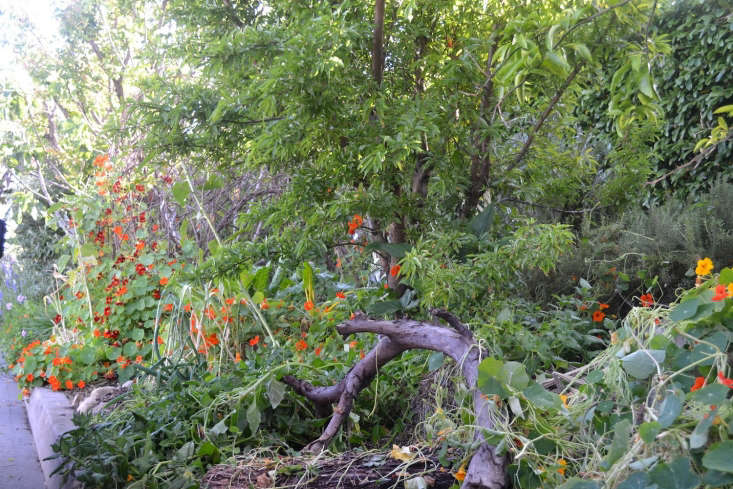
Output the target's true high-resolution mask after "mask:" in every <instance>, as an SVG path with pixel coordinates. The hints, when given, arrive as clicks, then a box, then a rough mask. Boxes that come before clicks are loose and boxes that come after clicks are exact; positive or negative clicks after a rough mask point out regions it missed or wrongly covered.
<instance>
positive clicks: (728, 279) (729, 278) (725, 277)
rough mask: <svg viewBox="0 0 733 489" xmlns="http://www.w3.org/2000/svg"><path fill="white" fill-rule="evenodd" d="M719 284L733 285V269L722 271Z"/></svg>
mask: <svg viewBox="0 0 733 489" xmlns="http://www.w3.org/2000/svg"><path fill="white" fill-rule="evenodd" d="M718 283H720V284H721V285H728V284H730V283H733V269H731V268H727V267H726V268H724V269H722V270H721V271H720V276H719V277H718Z"/></svg>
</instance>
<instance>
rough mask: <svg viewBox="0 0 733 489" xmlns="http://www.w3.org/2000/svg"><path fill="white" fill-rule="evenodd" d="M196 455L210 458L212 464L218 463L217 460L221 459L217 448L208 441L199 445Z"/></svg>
mask: <svg viewBox="0 0 733 489" xmlns="http://www.w3.org/2000/svg"><path fill="white" fill-rule="evenodd" d="M196 454H197V455H199V456H200V457H211V459H212V461H213V462H214V463H218V462H219V459H220V458H221V455H220V453H219V449H218V448H217V446H216V445H214V444H213V443H211V442H210V441H208V440H206V441H204V442H203V443H201V445H200V446H199V449H198V451H197V452H196Z"/></svg>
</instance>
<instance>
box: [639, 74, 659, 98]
mask: <svg viewBox="0 0 733 489" xmlns="http://www.w3.org/2000/svg"><path fill="white" fill-rule="evenodd" d="M639 90H641V93H643V94H644V95H646V96H647V97H649V98H654V97H655V96H656V94H655V93H654V89H653V88H652V82H651V79H650V78H649V73H644V74H643V75H641V78H640V79H639Z"/></svg>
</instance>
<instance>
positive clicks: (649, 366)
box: [621, 350, 665, 380]
mask: <svg viewBox="0 0 733 489" xmlns="http://www.w3.org/2000/svg"><path fill="white" fill-rule="evenodd" d="M664 357H665V352H664V350H637V351H635V352H633V353H629V354H628V355H626V356H625V357H623V358H622V359H621V364H622V365H623V367H624V370H626V373H628V374H629V375H631V376H632V377H634V378H637V379H640V380H642V379H646V378H647V377H649V376H650V375H651V374H652V373H654V372H656V371H657V364H661V363H662V362H664Z"/></svg>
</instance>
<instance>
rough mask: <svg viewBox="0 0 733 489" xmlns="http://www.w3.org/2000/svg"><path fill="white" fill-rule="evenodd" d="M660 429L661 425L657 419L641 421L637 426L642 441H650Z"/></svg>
mask: <svg viewBox="0 0 733 489" xmlns="http://www.w3.org/2000/svg"><path fill="white" fill-rule="evenodd" d="M661 431H662V425H661V424H660V423H659V421H648V422H646V423H642V425H641V426H640V427H639V436H641V439H642V440H644V443H651V442H653V441H654V439H655V438H656V437H657V435H658V434H659V433H660V432H661Z"/></svg>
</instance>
